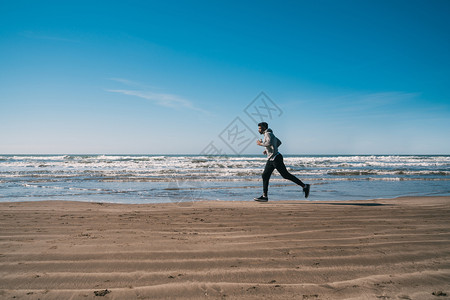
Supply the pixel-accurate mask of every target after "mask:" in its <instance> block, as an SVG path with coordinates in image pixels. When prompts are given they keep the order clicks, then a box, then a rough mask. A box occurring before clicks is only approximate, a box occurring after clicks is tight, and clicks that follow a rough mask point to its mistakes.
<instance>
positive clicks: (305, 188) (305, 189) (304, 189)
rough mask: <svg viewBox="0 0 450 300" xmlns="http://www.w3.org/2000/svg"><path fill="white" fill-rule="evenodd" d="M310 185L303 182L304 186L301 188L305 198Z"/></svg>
mask: <svg viewBox="0 0 450 300" xmlns="http://www.w3.org/2000/svg"><path fill="white" fill-rule="evenodd" d="M310 187H311V185H310V184H305V187H304V188H303V193H305V198H308V196H309V188H310Z"/></svg>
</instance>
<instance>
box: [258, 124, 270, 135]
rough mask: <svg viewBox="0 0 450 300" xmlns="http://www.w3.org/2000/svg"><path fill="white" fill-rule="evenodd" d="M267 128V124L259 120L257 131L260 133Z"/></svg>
mask: <svg viewBox="0 0 450 300" xmlns="http://www.w3.org/2000/svg"><path fill="white" fill-rule="evenodd" d="M267 128H269V124H267V123H266V122H261V123H259V124H258V132H259V133H260V134H263V133H264V131H266V129H267Z"/></svg>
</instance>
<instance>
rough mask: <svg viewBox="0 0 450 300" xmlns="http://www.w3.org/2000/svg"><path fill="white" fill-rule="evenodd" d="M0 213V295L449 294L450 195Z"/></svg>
mask: <svg viewBox="0 0 450 300" xmlns="http://www.w3.org/2000/svg"><path fill="white" fill-rule="evenodd" d="M0 215H1V219H0V220H1V221H0V223H1V225H0V298H1V299H13V298H14V299H93V298H94V299H158V298H167V299H173V298H190V299H203V298H205V299H207V298H212V299H448V298H450V297H449V295H450V197H427V198H424V197H421V198H398V199H391V200H373V201H360V202H355V201H353V202H327V203H324V202H307V201H296V202H268V203H255V202H238V201H236V202H221V201H212V202H198V203H191V205H190V206H189V205H188V206H180V205H175V204H173V203H170V204H148V205H118V204H98V203H83V202H63V201H46V202H21V203H0ZM105 290H107V292H109V293H107V292H105ZM433 293H434V295H433ZM445 294H446V295H447V296H445Z"/></svg>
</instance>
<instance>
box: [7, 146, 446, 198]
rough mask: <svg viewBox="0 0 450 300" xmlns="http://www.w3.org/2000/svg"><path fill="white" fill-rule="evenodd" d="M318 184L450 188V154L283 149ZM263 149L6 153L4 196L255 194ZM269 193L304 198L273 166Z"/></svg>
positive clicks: (420, 191) (387, 192)
mask: <svg viewBox="0 0 450 300" xmlns="http://www.w3.org/2000/svg"><path fill="white" fill-rule="evenodd" d="M284 161H285V164H286V166H287V168H288V170H289V171H290V172H291V173H293V174H294V175H296V176H297V177H299V178H300V179H301V180H302V181H303V182H306V183H310V184H312V187H311V195H310V197H309V198H308V200H311V201H323V200H327V201H332V200H365V199H377V198H392V197H399V196H442V195H445V196H449V195H450V156H447V155H437V156H436V155H400V156H399V155H308V156H293V155H285V156H284ZM265 162H266V158H265V157H262V156H227V157H225V156H199V155H0V201H1V202H6V201H41V200H74V201H90V202H113V203H160V202H174V203H183V202H192V201H196V200H229V201H235V200H239V201H247V200H248V201H252V199H253V198H254V197H257V196H260V195H261V193H262V181H261V173H262V171H263V169H264V166H265ZM269 198H270V200H301V199H304V198H303V193H302V191H301V188H300V187H298V186H296V185H295V184H293V183H291V182H290V181H287V180H285V179H283V178H282V177H281V176H280V175H279V174H278V172H277V171H274V173H273V175H272V178H271V181H270V186H269Z"/></svg>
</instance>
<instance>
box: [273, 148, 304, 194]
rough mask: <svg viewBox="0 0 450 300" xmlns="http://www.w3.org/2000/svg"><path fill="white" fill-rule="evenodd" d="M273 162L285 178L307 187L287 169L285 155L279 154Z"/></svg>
mask: <svg viewBox="0 0 450 300" xmlns="http://www.w3.org/2000/svg"><path fill="white" fill-rule="evenodd" d="M273 164H274V165H275V168H276V169H277V171H278V172H280V175H281V176H283V178H284V179H288V180H290V181H292V182H294V183H296V184H298V185H299V186H301V187H305V184H304V183H303V182H302V181H301V180H300V179H298V178H297V177H295V176H294V175H292V174H291V173H289V171H288V170H287V169H286V166H285V165H284V161H283V156H282V155H281V154H278V155H277V156H276V157H275V159H274V161H273Z"/></svg>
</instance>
